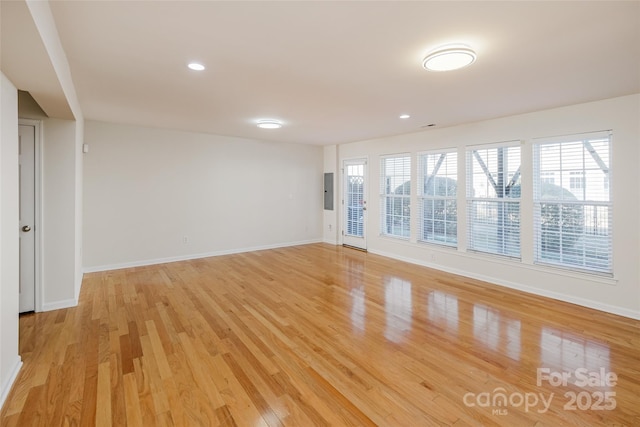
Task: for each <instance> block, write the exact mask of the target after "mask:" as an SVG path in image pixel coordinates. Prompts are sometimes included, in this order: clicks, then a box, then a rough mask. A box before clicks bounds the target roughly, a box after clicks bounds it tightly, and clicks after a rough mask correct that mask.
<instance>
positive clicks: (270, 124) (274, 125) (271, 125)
mask: <svg viewBox="0 0 640 427" xmlns="http://www.w3.org/2000/svg"><path fill="white" fill-rule="evenodd" d="M258 127H259V128H262V129H279V128H281V127H282V122H280V121H279V120H274V119H262V120H258Z"/></svg>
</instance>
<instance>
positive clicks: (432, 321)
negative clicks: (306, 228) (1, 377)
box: [0, 244, 640, 426]
mask: <svg viewBox="0 0 640 427" xmlns="http://www.w3.org/2000/svg"><path fill="white" fill-rule="evenodd" d="M20 352H21V355H22V358H23V361H24V366H23V368H22V371H21V372H20V374H19V377H18V379H17V381H16V384H15V385H14V387H13V389H12V391H11V393H10V395H9V397H8V400H7V401H6V403H5V405H4V407H3V409H2V412H1V414H0V420H1V423H2V425H3V426H37V425H43V426H45V425H46V426H67V425H68V426H73V425H98V426H125V425H129V426H154V425H158V426H172V425H174V426H208V425H222V426H260V425H266V426H279V425H289V426H323V425H334V426H343V425H353V426H368V425H380V426H432V425H433V426H435V425H455V426H479V425H504V426H560V425H571V426H598V425H624V426H638V425H640V322H638V321H634V320H630V319H626V318H622V317H618V316H614V315H609V314H605V313H601V312H597V311H594V310H590V309H586V308H581V307H578V306H574V305H571V304H566V303H562V302H557V301H552V300H548V299H545V298H541V297H537V296H532V295H528V294H524V293H520V292H516V291H512V290H508V289H505V288H502V287H498V286H494V285H490V284H487V283H483V282H479V281H475V280H471V279H467V278H463V277H459V276H454V275H450V274H445V273H442V272H438V271H435V270H430V269H427V268H423V267H418V266H415V265H410V264H406V263H403V262H399V261H395V260H390V259H387V258H383V257H380V256H376V255H372V254H368V253H363V252H359V251H355V250H351V249H347V248H342V247H334V246H329V245H325V244H314V245H305V246H298V247H290V248H283V249H275V250H267V251H260V252H253V253H245V254H239V255H229V256H221V257H215V258H207V259H200V260H193V261H184V262H177V263H170V264H163V265H157V266H149V267H140V268H130V269H124V270H116V271H108V272H101V273H92V274H87V275H85V278H84V284H83V288H82V293H81V296H80V303H79V305H78V306H77V307H75V308H71V309H66V310H58V311H52V312H46V313H37V314H30V315H26V316H23V317H21V319H20ZM538 368H544V369H547V370H548V372H547V375H548V376H549V377H550V378H551V380H548V379H542V380H541V381H540V384H539V385H538V384H537V383H538V382H539V381H538V371H537V369H538ZM562 372H567V373H570V374H571V378H569V379H568V381H567V383H566V384H558V383H554V381H555V380H557V379H559V378H561V377H560V375H561V373H562ZM602 373H604V374H605V375H604V377H605V378H604V379H608V380H609V381H608V383H607V381H604V384H603V381H597V379H596V376H598V377H601V376H602V375H601V374H602ZM609 373H611V374H609ZM613 374H615V375H616V376H617V378H616V380H615V382H614V380H613V379H612V378H613V377H612V375H613ZM607 375H609V377H608V378H607V377H606V376H607ZM583 377H587V378H590V379H591V381H592V383H591V384H586V385H584V384H580V383H581V382H584V381H582V380H583V379H584V378H583ZM545 378H546V377H545ZM599 379H600V380H602V378H599ZM595 382H598V383H597V384H595ZM574 396H575V398H574ZM543 402H550V403H549V405H548V407H547V406H545V403H543Z"/></svg>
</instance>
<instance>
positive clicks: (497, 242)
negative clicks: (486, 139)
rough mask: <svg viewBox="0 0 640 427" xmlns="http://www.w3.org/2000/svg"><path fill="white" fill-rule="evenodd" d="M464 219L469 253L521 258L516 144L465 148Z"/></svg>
mask: <svg viewBox="0 0 640 427" xmlns="http://www.w3.org/2000/svg"><path fill="white" fill-rule="evenodd" d="M514 144H518V145H514ZM467 217H468V227H467V232H468V242H467V246H468V248H469V249H470V250H474V251H479V252H488V253H493V254H499V255H506V256H511V257H517V258H519V257H520V146H519V142H513V143H510V144H504V145H499V146H496V145H492V146H489V147H486V148H485V147H480V146H478V147H468V148H467Z"/></svg>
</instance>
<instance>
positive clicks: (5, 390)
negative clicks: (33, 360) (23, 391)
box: [0, 355, 22, 408]
mask: <svg viewBox="0 0 640 427" xmlns="http://www.w3.org/2000/svg"><path fill="white" fill-rule="evenodd" d="M20 368H22V359H21V358H20V356H17V355H16V360H15V362H14V364H13V367H12V368H11V370H10V371H9V376H8V377H7V379H6V380H5V381H3V382H2V389H0V408H2V406H3V405H4V401H5V400H7V396H9V392H10V391H11V387H13V383H14V382H15V381H16V378H17V377H18V373H19V372H20Z"/></svg>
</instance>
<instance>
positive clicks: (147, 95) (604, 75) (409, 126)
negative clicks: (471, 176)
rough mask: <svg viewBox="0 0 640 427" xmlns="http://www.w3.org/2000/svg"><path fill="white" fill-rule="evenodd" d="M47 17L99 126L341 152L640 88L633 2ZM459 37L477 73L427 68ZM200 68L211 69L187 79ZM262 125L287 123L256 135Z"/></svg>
mask: <svg viewBox="0 0 640 427" xmlns="http://www.w3.org/2000/svg"><path fill="white" fill-rule="evenodd" d="M51 8H52V11H53V15H54V18H55V21H56V23H57V25H58V31H59V34H60V38H61V40H62V44H63V46H64V49H65V51H66V54H67V57H68V60H69V64H70V67H71V72H72V76H73V80H74V83H75V86H76V90H77V93H78V97H79V99H80V104H81V107H82V111H83V113H84V116H85V118H87V119H94V120H103V121H110V122H118V123H130V124H137V125H145V126H153V127H167V128H174V129H184V130H193V131H200V132H208V133H215V134H221V135H232V136H239V137H246V138H258V139H266V140H277V141H285V142H296V143H308V144H335V143H344V142H351V141H358V140H365V139H370V138H376V137H381V136H387V135H394V134H400V133H407V132H414V131H418V130H420V129H421V126H424V125H427V124H430V123H435V124H436V125H437V126H438V127H444V126H451V125H454V124H459V123H466V122H472V121H478V120H484V119H489V118H495V117H501V116H506V115H512V114H518V113H524V112H530V111H536V110H541V109H546V108H551V107H556V106H563V105H570V104H576V103H581V102H586V101H592V100H598V99H604V98H610V97H615V96H621V95H627V94H632V93H638V92H640V2H638V1H627V2H612V1H606V2H590V1H589V2H580V1H573V2H478V1H474V2H400V1H390V2H368V1H358V2H337V1H336V2H333V1H320V2H308V1H295V2H271V1H258V2H244V1H228V2H219V1H208V2H206V1H200V2H186V1H170V2H151V1H147V2H133V1H104V2H98V1H84V2H79V1H56V2H52V3H51ZM452 42H462V43H466V44H468V45H470V46H471V47H472V48H473V49H475V51H476V52H477V54H478V59H477V61H476V63H475V64H473V65H472V66H470V67H467V68H465V69H462V70H458V71H453V72H449V73H433V72H427V71H425V70H424V69H422V67H421V60H422V58H423V56H424V55H425V53H426V52H428V51H429V50H431V49H432V48H434V47H436V46H438V45H441V44H446V43H452ZM193 60H196V61H199V62H202V63H203V64H205V65H206V67H207V69H206V71H204V72H200V73H198V72H194V71H191V70H189V69H187V68H186V64H187V62H189V61H193ZM36 99H37V98H36ZM402 113H407V114H410V115H411V118H410V119H407V120H401V119H399V118H398V116H399V115H400V114H402ZM260 118H276V119H280V120H282V121H283V122H284V123H285V126H284V127H283V128H282V129H278V130H261V129H258V128H257V127H256V126H255V121H256V120H257V119H260Z"/></svg>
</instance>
